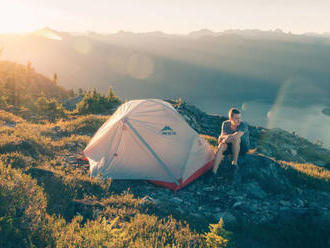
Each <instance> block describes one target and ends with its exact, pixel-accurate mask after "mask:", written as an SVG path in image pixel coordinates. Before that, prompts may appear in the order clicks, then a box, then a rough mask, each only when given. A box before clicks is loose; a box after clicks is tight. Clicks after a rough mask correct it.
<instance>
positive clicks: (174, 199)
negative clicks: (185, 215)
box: [169, 197, 183, 204]
mask: <svg viewBox="0 0 330 248" xmlns="http://www.w3.org/2000/svg"><path fill="white" fill-rule="evenodd" d="M169 201H170V202H171V203H175V204H180V203H182V202H183V200H182V199H181V198H178V197H173V198H171V199H170V200H169Z"/></svg>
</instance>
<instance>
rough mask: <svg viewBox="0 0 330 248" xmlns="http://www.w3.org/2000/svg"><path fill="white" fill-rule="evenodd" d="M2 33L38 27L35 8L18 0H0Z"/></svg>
mask: <svg viewBox="0 0 330 248" xmlns="http://www.w3.org/2000/svg"><path fill="white" fill-rule="evenodd" d="M0 4H1V6H0V33H21V32H30V31H32V30H34V29H36V28H37V27H38V25H37V20H36V18H35V16H34V13H33V10H32V9H31V8H29V7H28V6H27V5H25V4H23V2H21V1H18V0H0Z"/></svg>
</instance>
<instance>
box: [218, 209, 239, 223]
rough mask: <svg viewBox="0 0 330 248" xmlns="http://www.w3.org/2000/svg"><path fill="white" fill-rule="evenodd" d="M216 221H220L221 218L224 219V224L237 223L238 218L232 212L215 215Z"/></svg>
mask: <svg viewBox="0 0 330 248" xmlns="http://www.w3.org/2000/svg"><path fill="white" fill-rule="evenodd" d="M213 217H214V218H215V219H216V221H219V220H220V219H221V218H222V219H223V221H224V223H225V224H227V223H235V222H236V221H237V220H236V217H235V216H234V215H233V214H232V213H230V212H219V213H216V214H214V215H213Z"/></svg>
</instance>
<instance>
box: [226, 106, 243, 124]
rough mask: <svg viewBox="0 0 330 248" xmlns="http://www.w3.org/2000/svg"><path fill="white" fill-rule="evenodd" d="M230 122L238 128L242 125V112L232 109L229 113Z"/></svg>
mask: <svg viewBox="0 0 330 248" xmlns="http://www.w3.org/2000/svg"><path fill="white" fill-rule="evenodd" d="M228 116H229V120H230V121H231V123H232V124H233V125H235V126H238V125H239V124H240V123H241V111H239V110H238V109H237V108H231V109H230V110H229V113H228Z"/></svg>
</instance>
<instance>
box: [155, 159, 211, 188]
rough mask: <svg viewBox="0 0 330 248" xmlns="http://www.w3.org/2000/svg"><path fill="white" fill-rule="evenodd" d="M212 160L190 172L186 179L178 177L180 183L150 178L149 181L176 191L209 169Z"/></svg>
mask: <svg viewBox="0 0 330 248" xmlns="http://www.w3.org/2000/svg"><path fill="white" fill-rule="evenodd" d="M213 161H214V160H211V161H209V162H208V163H206V164H205V165H203V166H202V167H201V168H199V169H198V170H197V171H195V172H194V174H192V175H191V176H190V177H188V178H187V179H186V181H184V182H182V179H180V180H179V183H180V185H176V184H175V183H169V182H164V181H158V180H150V182H152V183H154V184H157V185H160V186H163V187H166V188H169V189H171V190H173V191H174V192H176V191H177V190H179V189H182V188H183V187H184V186H186V185H187V184H189V183H191V182H192V181H194V180H195V179H196V178H198V177H200V176H201V175H203V174H204V173H206V172H207V171H208V170H209V169H211V168H212V166H213Z"/></svg>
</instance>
